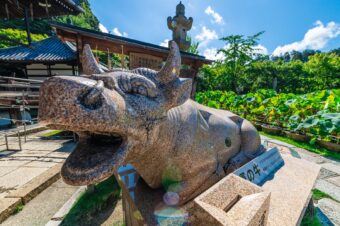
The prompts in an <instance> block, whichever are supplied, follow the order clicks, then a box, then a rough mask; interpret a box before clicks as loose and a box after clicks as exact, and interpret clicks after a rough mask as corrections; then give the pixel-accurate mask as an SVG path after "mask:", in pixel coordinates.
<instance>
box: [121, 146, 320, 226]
mask: <svg viewBox="0 0 340 226" xmlns="http://www.w3.org/2000/svg"><path fill="white" fill-rule="evenodd" d="M268 163H271V164H268ZM254 165H256V167H255V169H254ZM271 166H275V167H271ZM319 170H320V167H319V166H318V165H316V164H313V163H310V162H307V161H305V160H302V159H298V158H295V157H293V156H291V155H289V154H283V153H281V154H280V153H279V152H278V151H277V149H275V150H270V151H268V152H266V153H265V154H263V155H261V156H259V157H258V158H256V159H254V160H253V161H251V162H249V163H247V164H246V165H244V166H243V167H242V168H240V169H238V170H237V171H235V172H234V173H233V174H229V175H228V176H226V177H224V178H223V179H222V180H220V181H219V182H218V183H216V184H215V185H214V186H212V187H210V188H209V189H208V190H206V191H205V192H203V193H202V194H200V195H199V196H198V197H196V198H195V199H194V200H192V201H190V202H188V203H187V204H186V205H184V206H181V207H178V206H169V205H166V204H165V203H169V202H168V201H166V200H165V196H164V195H165V192H164V190H163V189H151V188H149V187H148V186H147V185H146V184H145V183H144V182H143V180H141V179H136V178H138V176H136V174H135V172H134V171H133V170H131V169H129V170H128V172H129V174H126V173H124V172H122V171H121V172H120V174H119V175H120V177H121V179H122V180H121V182H123V183H122V189H123V191H124V192H123V200H124V210H125V222H126V225H127V226H137V225H186V224H190V225H235V226H236V225H237V226H239V225H249V226H250V225H254V226H255V225H269V226H271V225H272V226H274V225H287V226H289V225H299V224H300V223H301V220H302V217H303V215H304V213H305V211H306V209H307V207H308V204H309V202H310V198H311V190H312V188H313V186H314V183H315V180H316V178H317V176H318V173H319ZM242 171H244V172H246V174H243V175H246V176H245V177H244V178H242V177H243V176H242V175H241V176H239V175H240V174H241V173H242ZM250 171H252V172H253V173H250ZM125 172H126V171H125ZM247 172H249V173H248V174H247ZM253 174H254V175H253ZM263 175H265V176H263ZM248 176H249V177H248ZM131 178H133V179H131ZM135 179H136V180H135ZM124 182H125V183H124Z"/></svg>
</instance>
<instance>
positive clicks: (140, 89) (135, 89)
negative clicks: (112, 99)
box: [132, 85, 148, 96]
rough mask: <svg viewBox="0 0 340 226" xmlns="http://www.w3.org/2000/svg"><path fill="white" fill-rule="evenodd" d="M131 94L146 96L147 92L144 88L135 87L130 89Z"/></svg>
mask: <svg viewBox="0 0 340 226" xmlns="http://www.w3.org/2000/svg"><path fill="white" fill-rule="evenodd" d="M132 92H133V93H137V94H141V95H143V96H148V90H147V88H146V87H145V86H141V85H140V86H135V87H132Z"/></svg>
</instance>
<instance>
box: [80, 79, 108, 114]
mask: <svg viewBox="0 0 340 226" xmlns="http://www.w3.org/2000/svg"><path fill="white" fill-rule="evenodd" d="M103 91H104V83H103V81H97V83H96V85H94V86H93V87H90V88H89V89H86V90H85V91H84V93H83V94H82V95H81V96H80V97H79V98H78V100H79V102H80V104H81V105H83V106H84V107H86V108H88V109H91V110H94V109H97V108H98V107H100V106H101V103H102V100H101V94H102V92H103Z"/></svg>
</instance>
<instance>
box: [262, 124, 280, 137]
mask: <svg viewBox="0 0 340 226" xmlns="http://www.w3.org/2000/svg"><path fill="white" fill-rule="evenodd" d="M262 130H263V131H264V132H266V133H269V134H273V135H281V132H282V129H281V128H280V127H276V126H270V125H262Z"/></svg>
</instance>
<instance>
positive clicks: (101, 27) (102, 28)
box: [99, 23, 109, 33]
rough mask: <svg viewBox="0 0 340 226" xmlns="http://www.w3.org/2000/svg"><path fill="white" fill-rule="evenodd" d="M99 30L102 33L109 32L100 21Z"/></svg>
mask: <svg viewBox="0 0 340 226" xmlns="http://www.w3.org/2000/svg"><path fill="white" fill-rule="evenodd" d="M99 30H100V31H101V32H104V33H109V30H107V28H106V27H105V26H104V25H103V24H101V23H99Z"/></svg>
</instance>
